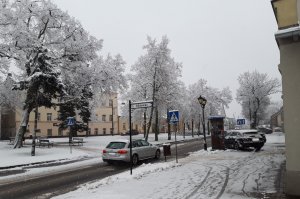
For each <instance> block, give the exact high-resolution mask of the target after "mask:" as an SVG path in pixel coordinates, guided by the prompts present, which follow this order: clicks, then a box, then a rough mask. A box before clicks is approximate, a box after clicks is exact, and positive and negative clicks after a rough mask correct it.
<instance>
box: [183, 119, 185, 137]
mask: <svg viewBox="0 0 300 199" xmlns="http://www.w3.org/2000/svg"><path fill="white" fill-rule="evenodd" d="M183 139H185V122H184V123H183Z"/></svg>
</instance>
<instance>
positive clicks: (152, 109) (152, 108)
mask: <svg viewBox="0 0 300 199" xmlns="http://www.w3.org/2000/svg"><path fill="white" fill-rule="evenodd" d="M155 94H156V68H155V71H154V75H153V88H152V100H153V103H152V106H151V111H150V118H149V125H148V128H147V133H146V136H145V140H146V141H147V140H148V136H149V131H150V127H151V125H152V117H153V111H154V105H155V106H157V104H156V100H155Z"/></svg>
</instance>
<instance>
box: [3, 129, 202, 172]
mask: <svg viewBox="0 0 300 199" xmlns="http://www.w3.org/2000/svg"><path fill="white" fill-rule="evenodd" d="M133 137H134V138H143V135H137V136H133ZM171 138H172V139H171V140H168V139H167V134H160V135H159V141H154V135H153V134H150V135H149V142H150V143H152V144H161V143H166V142H170V141H171V142H172V141H174V139H175V138H174V135H172V137H171ZM194 138H198V136H194ZM119 139H129V137H128V136H119V135H115V136H93V137H85V138H84V144H83V146H77V145H75V146H72V148H70V147H69V146H68V144H66V143H67V142H68V138H66V137H65V138H50V139H49V140H50V141H52V142H54V147H50V148H48V147H36V149H35V156H31V140H26V141H25V142H26V143H25V145H24V147H22V148H17V149H13V145H9V141H0V158H1V161H0V168H5V167H14V166H18V165H26V164H37V163H43V162H53V161H59V162H61V161H73V160H81V159H91V158H97V159H98V160H99V161H100V162H102V159H101V158H100V157H101V155H102V149H104V148H105V146H106V145H107V144H108V143H109V142H110V141H112V140H119ZM188 139H192V137H191V136H186V137H185V138H183V136H177V140H179V141H180V140H188ZM62 143H65V144H62Z"/></svg>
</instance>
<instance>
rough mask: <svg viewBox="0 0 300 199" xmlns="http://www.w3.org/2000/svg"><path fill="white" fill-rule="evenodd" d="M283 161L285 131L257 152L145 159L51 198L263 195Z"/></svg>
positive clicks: (270, 189)
mask: <svg viewBox="0 0 300 199" xmlns="http://www.w3.org/2000/svg"><path fill="white" fill-rule="evenodd" d="M284 161H285V137H284V134H282V133H273V134H271V135H267V143H266V144H265V146H264V147H263V148H262V150H261V151H260V152H254V151H234V150H226V151H210V150H209V151H204V150H201V151H198V152H195V153H192V154H190V156H188V157H186V158H184V159H180V160H179V163H178V164H176V163H175V161H172V162H166V163H164V162H163V163H156V164H144V165H141V166H140V167H138V168H136V169H134V170H133V175H132V176H131V175H130V173H129V171H128V172H124V173H121V174H118V175H114V176H110V177H108V178H105V179H102V180H100V181H95V182H91V183H87V184H84V185H81V186H80V188H79V189H78V190H76V191H73V192H70V193H67V194H64V195H61V196H58V197H55V198H57V199H62V198H64V199H66V198H97V199H98V198H101V199H105V198H109V199H114V198H118V199H122V198H124V199H125V198H131V199H133V198H153V199H156V198H164V199H165V198H170V199H171V198H172V199H173V198H178V199H181V198H195V199H199V198H231V199H232V198H234V199H235V198H236V199H240V198H264V197H267V196H268V195H270V194H271V195H272V193H275V192H276V180H277V177H278V173H279V171H280V169H281V165H282V164H283V163H284Z"/></svg>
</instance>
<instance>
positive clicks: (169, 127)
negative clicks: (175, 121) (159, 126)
mask: <svg viewBox="0 0 300 199" xmlns="http://www.w3.org/2000/svg"><path fill="white" fill-rule="evenodd" d="M167 122H168V140H171V126H170V118H169V109H167Z"/></svg>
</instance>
